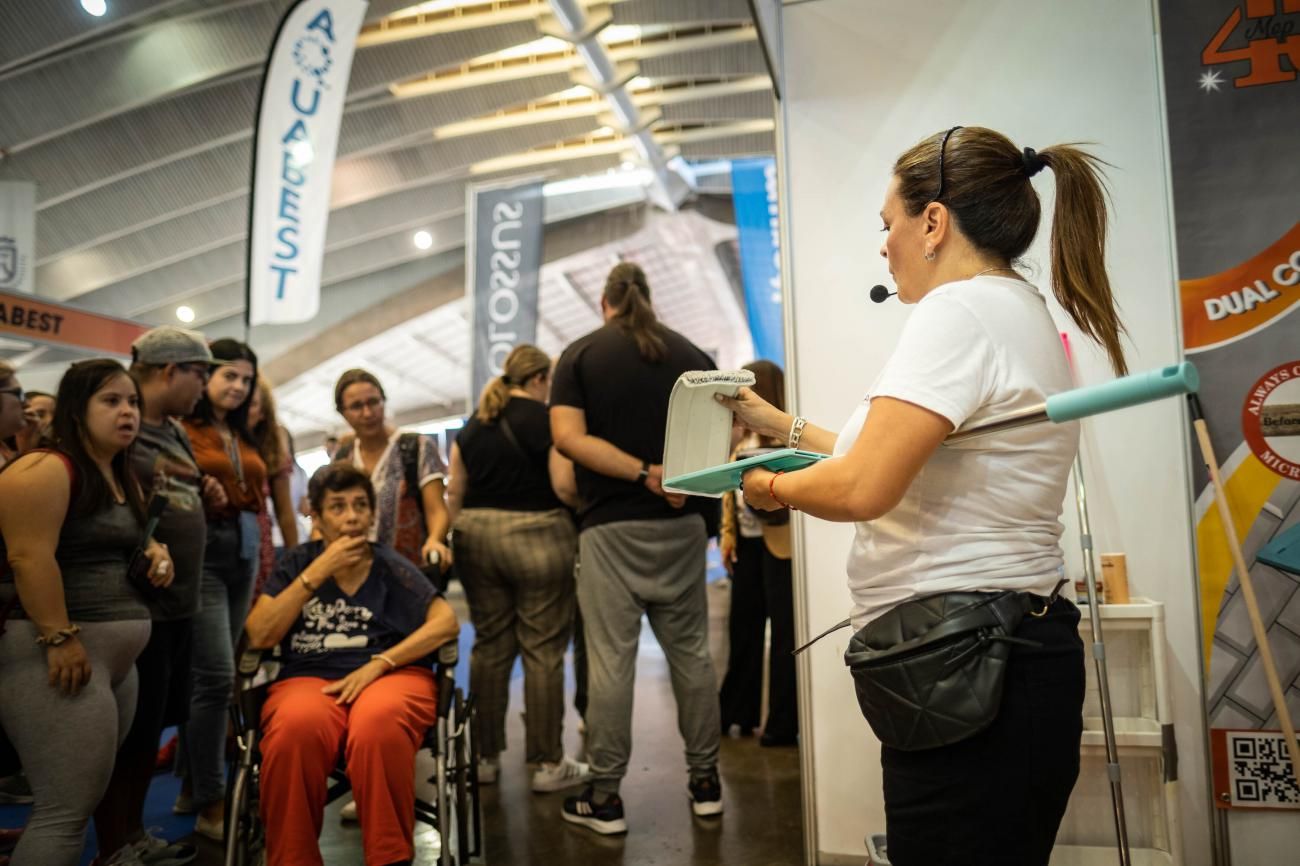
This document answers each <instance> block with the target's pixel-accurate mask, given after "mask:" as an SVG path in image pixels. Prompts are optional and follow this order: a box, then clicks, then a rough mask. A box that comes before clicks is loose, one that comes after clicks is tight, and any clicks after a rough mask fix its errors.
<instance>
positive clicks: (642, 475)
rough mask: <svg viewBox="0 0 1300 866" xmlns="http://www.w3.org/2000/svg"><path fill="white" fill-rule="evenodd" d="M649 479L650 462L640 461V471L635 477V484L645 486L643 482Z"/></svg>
mask: <svg viewBox="0 0 1300 866" xmlns="http://www.w3.org/2000/svg"><path fill="white" fill-rule="evenodd" d="M649 477H650V461H649V460H642V461H641V471H640V472H639V473H638V474H637V476H636V483H637V484H645V480H646V479H647V478H649Z"/></svg>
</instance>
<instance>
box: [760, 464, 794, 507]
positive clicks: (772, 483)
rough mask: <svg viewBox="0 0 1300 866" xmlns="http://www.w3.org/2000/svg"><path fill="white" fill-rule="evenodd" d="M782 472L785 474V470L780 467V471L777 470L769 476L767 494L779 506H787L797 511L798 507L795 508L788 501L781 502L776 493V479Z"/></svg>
mask: <svg viewBox="0 0 1300 866" xmlns="http://www.w3.org/2000/svg"><path fill="white" fill-rule="evenodd" d="M784 474H785V470H784V469H782V470H781V471H779V472H777V473H776V474H775V475H773V476H772V477H771V478H769V479H768V480H767V495H768V496H770V497H772V499H773V500H774V501H775V502H776V504H777V505H779V506H781V507H782V508H788V509H790V510H791V511H798V510H799V509H798V508H795V507H794V506H793V505H790V504H789V503H786V502H782V501H781V500H780V498H779V497H778V496H777V495H776V479H778V478H780V477H781V476H782V475H784Z"/></svg>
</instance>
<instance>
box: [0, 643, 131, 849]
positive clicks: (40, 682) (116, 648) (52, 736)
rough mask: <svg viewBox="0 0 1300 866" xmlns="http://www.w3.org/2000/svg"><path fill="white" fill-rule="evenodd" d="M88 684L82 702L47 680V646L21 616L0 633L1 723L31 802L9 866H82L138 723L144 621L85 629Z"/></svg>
mask: <svg viewBox="0 0 1300 866" xmlns="http://www.w3.org/2000/svg"><path fill="white" fill-rule="evenodd" d="M80 625H81V634H80V635H79V637H80V639H81V643H82V645H83V646H84V647H85V648H86V654H87V655H88V656H89V657H90V667H91V674H90V682H88V683H86V685H85V686H83V687H82V689H81V693H80V694H78V695H77V696H76V697H68V696H67V695H65V694H63V692H61V691H59V690H58V689H56V688H54V687H52V686H51V685H50V683H49V666H48V664H47V662H46V659H45V649H44V648H43V647H39V646H37V645H36V637H37V631H36V627H35V626H34V625H32V623H31V622H29V621H28V620H25V619H18V620H14V619H11V620H9V622H7V623H5V633H4V635H3V636H0V725H3V726H4V729H5V733H6V734H8V735H9V739H10V740H12V741H13V744H14V748H15V749H17V750H18V756H19V757H20V758H22V762H23V771H24V772H25V773H26V775H27V781H28V782H30V783H31V786H32V795H33V797H34V798H35V803H34V804H33V806H32V814H31V818H30V819H29V820H28V821H27V828H26V829H25V830H24V831H23V835H22V838H21V839H20V840H19V842H18V847H17V848H16V849H15V850H14V853H13V866H76V864H77V863H78V862H79V861H80V860H81V849H82V847H83V845H84V844H85V835H86V825H87V824H88V823H89V821H90V815H91V813H92V812H93V811H94V810H95V807H96V806H97V805H99V801H100V798H102V797H103V796H104V791H105V790H106V789H107V788H108V779H109V776H110V775H111V774H112V772H113V760H114V756H115V755H116V754H117V747H118V745H119V744H120V743H121V742H122V740H123V739H124V738H125V737H126V733H127V731H129V730H130V729H131V720H132V718H133V717H134V716H135V700H136V673H135V658H136V656H138V655H139V654H140V651H141V650H143V649H144V645H145V644H146V643H147V642H148V641H149V629H150V623H149V620H147V619H137V620H123V621H120V622H83V623H80Z"/></svg>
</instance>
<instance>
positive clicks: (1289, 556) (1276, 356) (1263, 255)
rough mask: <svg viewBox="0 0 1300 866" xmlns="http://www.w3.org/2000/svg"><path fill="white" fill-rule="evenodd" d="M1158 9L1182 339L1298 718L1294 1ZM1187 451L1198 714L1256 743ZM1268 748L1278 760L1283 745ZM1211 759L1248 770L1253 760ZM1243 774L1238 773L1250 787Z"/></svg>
mask: <svg viewBox="0 0 1300 866" xmlns="http://www.w3.org/2000/svg"><path fill="white" fill-rule="evenodd" d="M1161 11H1162V15H1161V30H1162V32H1161V42H1162V51H1163V62H1164V78H1165V89H1166V98H1167V104H1168V122H1169V149H1170V168H1171V177H1172V183H1173V202H1174V223H1175V229H1176V238H1177V257H1178V271H1179V277H1180V286H1179V288H1180V294H1181V302H1182V327H1183V342H1184V349H1185V351H1186V354H1187V358H1188V359H1189V360H1191V361H1193V362H1194V363H1195V364H1196V365H1197V368H1198V369H1199V371H1200V374H1201V383H1202V384H1201V401H1202V403H1203V405H1204V409H1205V416H1206V420H1207V423H1208V425H1209V429H1210V433H1211V439H1212V441H1213V443H1214V450H1215V454H1216V456H1217V458H1218V461H1219V463H1220V465H1221V467H1222V475H1223V479H1224V484H1225V486H1226V489H1227V494H1228V497H1229V500H1230V505H1231V511H1232V513H1233V515H1234V518H1235V524H1236V525H1235V526H1234V527H1233V528H1234V530H1235V531H1236V533H1237V536H1238V537H1239V538H1240V539H1241V540H1242V543H1243V547H1244V553H1245V557H1246V562H1247V564H1248V566H1249V568H1250V573H1251V577H1252V579H1253V583H1254V586H1255V589H1256V594H1257V595H1258V598H1259V603H1260V607H1261V613H1262V615H1263V619H1264V624H1265V627H1266V629H1267V633H1268V636H1269V643H1270V646H1271V648H1272V651H1273V655H1274V657H1275V660H1276V662H1277V667H1278V674H1279V677H1280V679H1281V681H1282V687H1283V689H1284V691H1285V693H1286V698H1287V702H1288V706H1289V708H1290V712H1291V715H1292V716H1293V717H1300V556H1297V553H1300V196H1297V190H1298V189H1300V160H1297V159H1296V158H1295V154H1296V152H1297V147H1300V112H1297V111H1296V110H1295V109H1296V105H1297V104H1300V81H1297V70H1300V0H1178V2H1174V0H1163V2H1162V3H1161ZM1192 462H1193V464H1194V466H1195V473H1196V474H1195V485H1196V487H1195V489H1196V493H1197V498H1196V508H1195V520H1196V525H1195V537H1196V552H1197V563H1198V572H1199V573H1198V580H1199V587H1200V600H1201V617H1202V622H1201V632H1202V641H1203V644H1202V646H1203V648H1204V650H1205V653H1206V661H1207V665H1206V675H1207V678H1208V682H1207V683H1206V696H1207V701H1208V706H1207V712H1208V717H1209V721H1210V726H1211V729H1215V732H1214V737H1215V738H1217V742H1218V743H1219V744H1220V747H1234V746H1235V747H1236V748H1238V749H1243V750H1249V749H1250V748H1255V747H1258V748H1263V749H1267V748H1268V744H1269V743H1271V742H1272V740H1271V739H1269V737H1268V736H1267V735H1265V734H1262V733H1260V734H1259V736H1258V737H1256V738H1254V739H1252V738H1251V737H1247V736H1244V735H1242V736H1236V737H1235V739H1234V738H1233V737H1228V738H1226V739H1225V736H1224V731H1228V730H1232V731H1255V732H1263V731H1269V730H1275V729H1277V728H1278V720H1277V714H1276V712H1275V710H1274V707H1273V702H1272V699H1271V696H1270V694H1269V690H1268V687H1267V683H1266V680H1265V678H1264V672H1263V670H1262V668H1261V665H1260V660H1259V653H1258V648H1257V646H1256V644H1255V639H1254V637H1253V634H1252V631H1251V628H1250V622H1249V619H1248V617H1247V611H1246V606H1245V604H1244V599H1243V597H1242V595H1241V593H1240V592H1239V591H1238V581H1237V579H1236V577H1235V575H1234V574H1233V567H1232V562H1231V555H1230V553H1229V551H1228V549H1227V546H1226V545H1225V542H1224V537H1223V530H1222V525H1221V523H1220V520H1219V515H1218V512H1217V509H1216V508H1215V507H1214V501H1213V491H1212V489H1211V488H1210V486H1209V482H1208V478H1207V475H1206V471H1205V468H1204V466H1203V465H1201V460H1200V456H1199V454H1195V455H1194V457H1193V461H1192ZM1188 745H1190V744H1188ZM1279 760H1280V761H1282V762H1283V763H1282V764H1281V765H1279V766H1282V767H1283V768H1285V769H1289V762H1288V761H1287V758H1286V755H1285V750H1283V753H1282V755H1281V757H1280V759H1279ZM1215 766H1216V768H1217V769H1218V770H1220V771H1222V772H1227V771H1228V770H1230V769H1231V768H1232V767H1234V766H1236V767H1238V768H1242V767H1245V768H1246V770H1245V771H1243V772H1245V774H1246V776H1247V777H1248V776H1249V775H1250V773H1251V772H1254V771H1256V770H1258V769H1259V768H1260V767H1261V766H1263V765H1262V764H1259V763H1258V762H1256V763H1250V762H1249V761H1248V760H1246V759H1241V760H1239V761H1238V762H1236V763H1234V762H1232V761H1225V762H1222V763H1220V762H1218V761H1216V762H1215ZM1264 775H1265V776H1266V775H1267V774H1264ZM1239 776H1240V774H1239ZM1243 778H1244V777H1239V778H1237V779H1236V781H1237V782H1238V783H1241V784H1240V785H1239V786H1238V787H1241V788H1242V789H1245V790H1252V784H1251V783H1249V780H1248V779H1247V780H1246V781H1243ZM1215 786H1216V790H1220V789H1222V790H1224V791H1228V790H1233V789H1234V780H1233V779H1231V778H1220V776H1219V773H1218V772H1216V774H1215ZM1284 787H1285V786H1282V785H1280V784H1279V785H1278V786H1275V787H1268V786H1263V787H1261V786H1260V785H1258V784H1255V785H1254V786H1253V790H1256V791H1263V792H1265V794H1267V792H1272V791H1282V790H1283V789H1284ZM1288 790H1289V789H1288ZM1264 799H1268V798H1267V796H1264ZM1249 801H1250V798H1249V796H1247V797H1237V796H1235V795H1234V796H1230V797H1226V798H1216V805H1218V806H1220V807H1223V808H1231V807H1245V806H1246V805H1247V804H1248V803H1249Z"/></svg>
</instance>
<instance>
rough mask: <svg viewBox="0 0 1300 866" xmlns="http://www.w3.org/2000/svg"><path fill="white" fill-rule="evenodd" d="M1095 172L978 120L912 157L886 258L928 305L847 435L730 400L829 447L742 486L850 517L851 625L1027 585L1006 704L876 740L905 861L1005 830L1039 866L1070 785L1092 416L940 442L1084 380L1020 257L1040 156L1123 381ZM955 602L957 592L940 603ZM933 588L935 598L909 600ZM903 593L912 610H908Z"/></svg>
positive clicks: (1076, 733) (890, 220)
mask: <svg viewBox="0 0 1300 866" xmlns="http://www.w3.org/2000/svg"><path fill="white" fill-rule="evenodd" d="M1099 162H1100V161H1099V160H1097V159H1096V158H1095V157H1093V156H1092V155H1090V154H1088V153H1086V152H1085V151H1083V150H1080V149H1079V148H1077V147H1073V146H1070V145H1058V146H1054V147H1049V148H1046V149H1045V150H1043V151H1042V152H1041V153H1038V152H1035V151H1034V150H1033V149H1032V148H1025V149H1023V150H1021V149H1020V148H1017V147H1016V146H1015V145H1014V144H1012V143H1011V142H1010V141H1009V140H1008V139H1007V138H1006V137H1005V136H1003V135H1001V134H1000V133H997V132H994V131H993V130H991V129H984V128H980V127H967V128H962V127H953V128H952V129H950V130H948V131H947V132H943V133H938V134H936V135H933V136H930V137H929V138H927V139H925V140H924V141H922V142H920V143H919V144H917V145H916V146H914V147H912V148H910V149H909V150H907V151H906V152H905V153H903V154H902V155H901V156H900V157H899V158H898V160H897V161H896V162H895V163H894V167H893V173H892V174H893V177H892V179H891V181H890V183H889V187H888V190H887V192H886V193H885V200H884V206H883V207H882V208H881V212H880V216H881V219H882V221H883V223H884V228H883V229H882V231H883V232H884V234H885V240H884V243H883V244H882V246H881V250H880V254H881V255H882V256H883V257H884V258H885V259H886V260H887V261H888V263H889V270H890V273H891V274H892V275H893V277H894V280H895V281H896V282H897V284H898V297H899V299H900V300H902V301H903V303H905V304H911V305H915V309H914V310H913V311H912V313H911V315H910V316H909V318H908V320H907V323H906V325H905V326H904V327H903V331H902V333H901V335H900V336H899V341H898V345H897V347H896V348H895V350H894V353H893V355H892V356H891V357H890V358H889V360H888V361H887V362H886V363H885V366H884V369H883V370H882V371H881V372H880V374H879V376H878V377H877V378H876V381H875V382H874V383H873V384H872V386H871V388H870V390H869V391H868V393H867V396H866V399H865V400H864V401H863V402H862V403H861V405H859V406H858V408H857V411H856V412H855V413H854V414H853V415H852V416H851V418H850V419H849V422H848V423H847V425H846V426H845V427H844V429H843V430H842V431H841V432H840V433H839V434H838V436H837V435H836V434H835V433H833V432H831V431H829V430H823V429H821V428H818V427H814V426H813V425H811V424H806V423H805V421H804V419H801V418H793V417H791V416H790V415H788V414H786V413H784V412H781V411H779V410H778V409H776V408H775V407H773V406H771V405H770V404H768V403H766V402H764V401H762V400H761V399H759V398H758V397H757V396H755V395H754V394H753V393H752V392H750V391H748V390H744V391H742V392H741V393H740V395H738V398H737V399H734V400H728V399H725V398H724V399H723V400H722V402H723V403H724V404H726V405H728V406H730V407H731V408H732V409H734V410H735V412H736V416H737V418H738V420H739V421H740V422H741V423H742V424H743V425H744V426H745V427H747V428H748V429H750V430H753V431H755V432H757V433H759V434H761V435H765V436H771V437H777V438H782V439H786V440H787V444H789V445H790V446H791V447H795V446H799V447H801V448H804V449H807V450H812V451H821V452H823V453H830V454H833V455H834V457H833V458H832V459H829V460H825V461H822V462H821V463H819V464H817V465H815V466H811V467H808V468H806V469H802V470H800V471H798V472H791V473H788V474H779V473H778V474H773V473H772V472H769V471H766V470H754V471H751V472H749V473H747V474H746V476H745V479H744V493H745V500H746V501H747V502H748V503H749V504H751V505H753V506H755V507H759V508H764V509H777V508H783V507H787V506H788V507H790V508H797V509H799V510H800V511H804V512H807V513H808V514H810V515H811V516H813V517H818V518H821V519H823V520H833V521H838V522H845V523H848V522H852V523H855V524H856V535H855V539H854V542H853V546H852V548H851V550H850V553H849V561H848V583H849V591H850V594H851V596H852V598H853V602H854V605H853V616H852V621H853V625H854V627H855V628H858V629H862V628H864V627H869V624H872V623H875V622H876V621H877V620H878V619H879V618H880V617H882V616H887V615H889V616H888V618H887V619H885V620H883V622H882V626H884V627H886V628H888V627H891V626H892V627H893V628H896V629H898V631H900V632H901V631H903V629H902V628H901V627H900V625H901V624H906V623H908V621H909V618H908V616H906V615H905V614H910V615H911V616H915V615H917V614H920V613H921V611H922V609H928V610H939V609H941V608H943V607H945V606H946V605H948V604H949V603H951V604H953V605H965V604H972V603H973V602H972V601H970V599H969V595H970V594H974V593H988V594H990V595H987V596H984V598H985V600H986V601H987V600H988V599H992V598H994V597H995V596H994V595H992V594H994V593H1001V592H1004V591H1009V592H1011V593H1016V594H1018V595H1015V596H1012V598H1014V600H1015V601H1016V603H1017V604H1019V605H1021V609H1022V610H1025V611H1026V615H1025V616H1024V618H1023V620H1022V621H1021V622H1020V624H1019V626H1018V627H1017V628H1016V629H1015V631H1014V637H1015V638H1017V639H1023V640H1021V641H1020V642H1019V643H1017V644H1015V645H1014V646H1013V647H1012V648H1011V650H1010V656H1009V659H1008V660H1007V662H1006V668H1005V677H1004V681H1003V684H1002V691H1001V695H1000V698H994V697H993V695H994V694H995V692H993V691H992V690H990V691H989V692H986V693H984V694H983V695H982V696H983V697H986V698H987V699H988V700H990V701H993V700H997V701H998V703H997V713H996V716H995V717H994V718H993V719H992V720H991V721H990V722H989V724H988V725H987V726H984V727H982V728H978V729H976V726H971V729H969V730H964V731H962V733H963V734H965V736H964V737H960V738H957V739H954V740H949V741H948V742H947V743H946V744H943V745H934V746H932V747H930V748H910V747H909V748H902V746H911V745H912V744H911V743H909V742H907V741H904V740H896V741H894V742H893V744H891V743H885V744H884V745H883V747H882V751H881V765H882V768H883V775H884V796H885V819H886V823H887V825H888V837H889V838H888V846H889V859H890V862H892V863H894V864H895V866H916V864H924V866H943V864H958V863H969V862H971V859H972V856H973V855H972V850H973V847H972V846H975V845H978V844H979V843H978V842H977V841H976V840H979V839H989V840H996V841H995V842H992V844H993V845H994V846H995V847H996V849H997V857H996V859H997V862H999V863H1017V864H1027V866H1028V864H1046V863H1047V862H1048V858H1049V857H1050V855H1051V851H1052V846H1053V844H1054V841H1055V838H1056V831H1057V828H1058V827H1059V826H1060V823H1061V818H1062V816H1063V815H1064V813H1065V807H1066V804H1067V802H1068V801H1069V798H1070V792H1071V790H1072V789H1073V788H1074V783H1075V779H1076V778H1077V777H1078V773H1079V742H1080V738H1081V734H1082V715H1083V695H1084V666H1083V645H1082V642H1081V641H1080V639H1079V634H1078V631H1077V628H1078V623H1079V611H1078V610H1077V609H1076V608H1075V607H1074V605H1073V604H1071V603H1070V602H1069V601H1068V600H1067V599H1065V598H1063V597H1060V596H1059V595H1058V590H1059V587H1060V582H1061V575H1062V573H1063V570H1064V563H1063V558H1062V553H1061V547H1060V537H1061V532H1062V528H1061V523H1060V514H1061V505H1062V500H1063V499H1064V496H1065V491H1066V483H1067V479H1068V476H1069V473H1070V466H1071V464H1072V463H1073V461H1074V457H1075V454H1076V452H1077V451H1078V444H1079V426H1078V424H1077V423H1070V424H1045V425H1037V426H1033V427H1024V428H1019V429H1016V430H1010V431H1003V432H999V433H995V434H990V435H987V436H982V437H979V438H976V439H972V440H968V441H965V442H961V443H959V444H954V445H950V446H944V447H941V446H942V445H943V442H944V440H945V439H946V438H947V437H948V435H949V434H950V433H952V432H953V431H954V430H956V429H958V428H961V427H973V426H977V425H979V424H980V423H982V422H983V421H985V420H987V419H990V418H993V417H995V416H1000V415H1002V414H1003V413H1008V414H1009V413H1013V412H1015V411H1017V410H1020V409H1024V408H1026V407H1029V406H1032V405H1035V404H1041V403H1042V402H1044V401H1045V400H1046V398H1047V397H1048V396H1050V395H1052V394H1056V393H1059V392H1061V391H1065V390H1068V389H1069V388H1070V387H1071V381H1070V371H1069V366H1068V364H1067V361H1066V358H1065V353H1064V351H1063V349H1062V346H1061V340H1060V336H1059V334H1058V329H1057V325H1056V323H1055V322H1054V321H1053V318H1052V315H1051V313H1050V312H1049V310H1048V306H1047V302H1046V300H1045V298H1044V297H1043V295H1042V294H1041V293H1040V292H1039V290H1038V289H1037V288H1035V287H1034V286H1033V285H1031V284H1030V283H1029V282H1028V281H1027V280H1026V279H1025V278H1024V277H1022V276H1021V275H1020V273H1018V272H1017V271H1016V270H1015V268H1014V265H1015V264H1016V263H1017V261H1018V260H1019V259H1020V257H1021V256H1023V255H1024V254H1025V251H1026V250H1028V248H1029V245H1030V243H1032V242H1033V239H1034V235H1035V234H1037V232H1038V226H1039V221H1040V205H1039V200H1038V195H1037V193H1036V192H1035V191H1034V188H1033V183H1032V178H1033V177H1034V175H1036V174H1037V173H1038V172H1040V171H1042V170H1043V169H1044V168H1050V169H1051V170H1052V173H1053V174H1054V175H1055V178H1054V179H1055V181H1056V207H1055V213H1054V214H1053V219H1052V228H1051V232H1052V237H1051V248H1050V249H1051V288H1052V293H1053V295H1054V296H1055V298H1056V300H1057V302H1058V303H1059V304H1060V306H1061V308H1062V309H1063V310H1064V311H1065V313H1066V314H1067V315H1068V316H1069V318H1070V319H1071V320H1073V322H1074V324H1075V325H1077V326H1078V327H1079V329H1080V330H1081V331H1082V332H1083V333H1084V334H1086V335H1088V336H1089V337H1091V338H1093V339H1094V340H1095V341H1096V342H1097V343H1098V344H1100V346H1101V347H1102V348H1103V349H1104V351H1105V353H1106V355H1107V356H1108V357H1109V359H1110V363H1111V366H1112V367H1113V368H1114V370H1115V372H1116V373H1117V374H1121V375H1122V374H1124V373H1125V372H1126V364H1125V360H1124V352H1123V348H1122V346H1121V343H1120V338H1121V336H1122V334H1123V333H1124V326H1123V324H1122V323H1121V322H1120V319H1119V316H1118V313H1117V310H1116V303H1115V298H1114V295H1113V294H1112V292H1111V285H1110V280H1109V277H1108V276H1107V274H1106V262H1105V248H1106V204H1105V201H1106V200H1105V190H1104V187H1103V185H1102V178H1101V175H1100V172H1099V171H1098V165H1099ZM952 593H957V594H959V595H960V596H961V597H964V598H965V600H962V599H961V598H958V597H953V598H951V599H945V600H942V601H940V600H936V599H934V598H933V596H936V595H941V594H942V595H945V596H946V595H948V594H952ZM923 596H929V597H931V598H930V599H929V600H928V601H926V602H922V603H918V604H912V602H914V601H916V600H917V599H919V598H921V597H923ZM903 605H911V606H910V607H907V608H906V610H905V611H897V610H896V608H899V607H900V606H903ZM891 614H892V615H891ZM916 621H917V620H915V619H912V620H911V622H916ZM918 630H919V629H918ZM879 631H880V629H877V630H876V631H875V632H870V633H869V634H868V635H867V637H871V638H872V639H873V646H887V647H894V646H897V645H898V642H899V641H898V638H897V636H896V634H897V633H895V632H891V633H890V634H885V635H882V634H879ZM919 631H921V633H922V634H924V631H923V630H919ZM909 636H915V635H909ZM902 663H903V662H900V664H902ZM900 714H901V711H900ZM896 718H897V717H896V716H895V715H893V714H891V715H889V716H888V717H885V718H879V721H881V722H882V723H883V724H882V725H881V727H879V728H877V730H880V731H884V733H883V734H882V738H884V739H892V738H893V734H890V733H889V728H890V725H889V723H890V722H893V721H895V719H896ZM899 724H900V725H901V724H902V723H901V722H900V723H899ZM895 730H897V728H895ZM990 856H991V855H990ZM974 857H975V859H978V860H981V861H982V862H988V861H989V857H985V856H983V855H982V854H981V855H974Z"/></svg>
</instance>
